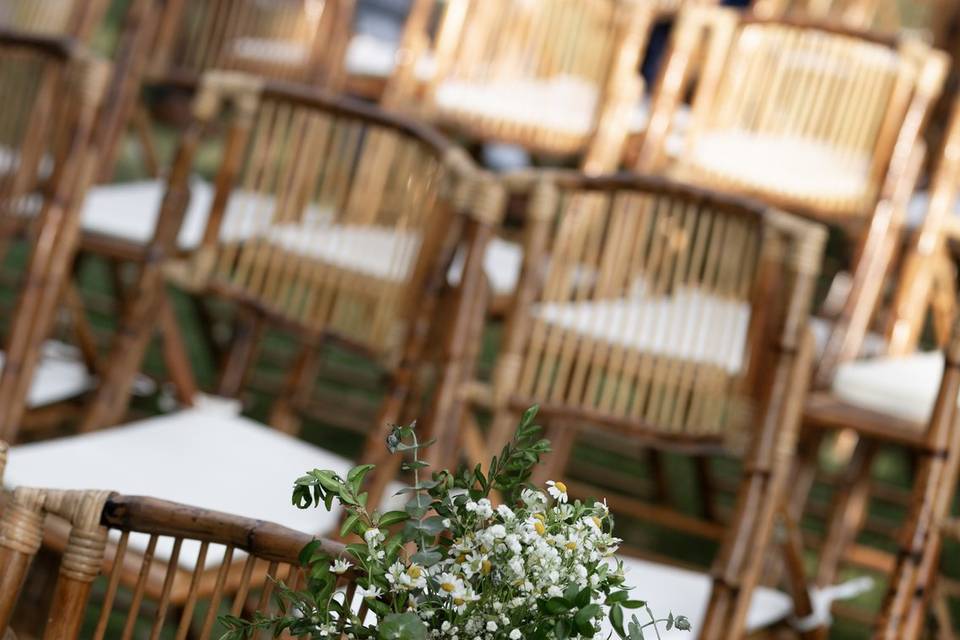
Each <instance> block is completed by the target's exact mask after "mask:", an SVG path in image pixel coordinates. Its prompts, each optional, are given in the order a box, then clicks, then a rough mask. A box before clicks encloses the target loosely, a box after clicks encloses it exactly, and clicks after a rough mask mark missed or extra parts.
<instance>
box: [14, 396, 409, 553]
mask: <svg viewBox="0 0 960 640" xmlns="http://www.w3.org/2000/svg"><path fill="white" fill-rule="evenodd" d="M352 466H353V463H352V462H351V461H349V460H347V459H346V458H342V457H340V456H338V455H335V454H333V453H330V452H329V451H326V450H324V449H321V448H319V447H316V446H314V445H311V444H308V443H306V442H304V441H302V440H298V439H297V438H293V437H291V436H288V435H285V434H282V433H280V432H279V431H276V430H274V429H270V428H268V427H265V426H263V425H261V424H259V423H257V422H255V421H253V420H250V419H248V418H245V417H243V416H240V415H238V414H237V413H236V411H235V409H234V408H233V407H232V406H224V403H222V402H219V403H218V402H210V401H205V402H201V403H200V404H199V406H197V407H195V408H192V409H186V410H183V411H179V412H177V413H173V414H170V415H166V416H161V417H155V418H149V419H147V420H142V421H138V422H134V423H132V424H129V425H126V426H121V427H116V428H114V429H109V430H105V431H98V432H94V433H88V434H83V435H78V436H73V437H68V438H60V439H56V440H48V441H45V442H39V443H36V444H27V445H22V446H17V447H13V449H12V450H11V451H10V456H9V463H8V466H7V471H6V476H5V478H4V485H5V486H6V487H8V488H13V487H17V486H21V485H23V486H36V487H49V488H57V489H109V490H113V491H118V492H120V493H123V494H127V495H145V496H151V497H155V498H161V499H164V500H172V501H174V502H180V503H184V504H188V505H192V506H196V507H201V508H206V509H214V510H217V511H223V512H226V513H232V514H236V515H240V516H246V517H249V518H258V519H262V520H268V521H271V522H276V523H278V524H281V525H284V526H286V527H290V528H292V529H296V530H299V531H304V532H308V533H315V534H324V533H331V532H332V531H333V529H334V527H335V526H336V524H337V519H338V518H339V511H338V510H337V509H336V508H335V509H334V511H332V512H328V511H326V510H325V509H324V508H323V507H322V506H321V507H320V508H318V509H306V510H301V509H297V508H296V507H295V506H293V505H292V504H291V503H290V496H291V492H292V488H293V481H294V480H296V478H297V477H299V476H300V475H302V474H303V472H305V471H308V470H311V469H314V468H321V469H331V470H333V471H336V472H338V473H340V474H345V473H346V472H347V471H348V470H349V469H350V468H351V467H352ZM392 493H394V489H393V488H392V489H391V490H390V491H389V492H388V494H387V495H388V496H389V495H392ZM130 545H131V547H133V548H136V549H138V550H143V549H145V548H146V538H145V537H139V536H138V537H136V538H135V539H134V538H133V537H132V538H131V541H130ZM171 546H172V545H171V543H170V541H167V545H166V546H165V547H162V548H160V547H158V551H157V552H158V554H159V555H161V557H169V554H170V547H171ZM196 550H197V548H196V545H186V544H185V545H184V550H183V553H182V556H181V558H180V563H181V564H182V565H183V566H185V567H191V566H192V563H193V562H194V561H195V560H194V559H195V557H196ZM216 562H219V556H218V554H215V553H213V552H211V556H210V558H209V562H208V566H213V565H215V564H216Z"/></svg>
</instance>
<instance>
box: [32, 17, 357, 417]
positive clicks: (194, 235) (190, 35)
mask: <svg viewBox="0 0 960 640" xmlns="http://www.w3.org/2000/svg"><path fill="white" fill-rule="evenodd" d="M64 4H69V3H64ZM351 15H352V2H351V1H350V0H334V1H331V2H326V3H324V2H319V3H318V2H316V1H315V0H308V1H306V2H303V1H300V0H297V1H293V0H281V1H280V2H261V1H260V0H231V1H230V2H213V1H204V2H184V1H181V0H173V1H170V2H166V3H164V4H163V5H162V8H161V7H159V6H158V3H156V2H154V0H135V1H134V2H133V3H132V4H131V6H130V7H129V9H128V10H127V14H126V18H125V26H124V28H123V35H122V37H121V41H120V43H119V45H118V47H117V53H116V55H115V58H116V60H117V64H116V66H117V68H118V72H117V74H115V75H116V77H115V79H114V82H113V83H112V85H111V87H110V89H109V91H108V95H109V96H110V100H108V101H107V102H108V107H109V108H105V109H104V110H103V112H102V113H101V115H100V116H98V123H97V132H96V134H95V136H96V138H97V144H98V147H99V148H100V166H101V170H100V175H99V177H100V179H101V180H103V181H106V180H108V179H109V178H111V177H112V174H113V169H114V165H115V164H116V158H117V156H118V154H119V152H120V149H121V146H122V142H123V137H124V135H125V133H126V129H127V127H128V126H129V125H131V124H132V125H133V128H134V130H135V131H136V132H137V133H139V134H140V139H141V141H143V142H144V148H145V149H147V150H148V153H147V157H148V162H147V164H148V165H149V168H150V172H151V173H153V174H154V175H157V174H159V173H161V171H160V165H161V162H160V161H159V160H158V159H157V158H156V157H155V156H156V154H155V153H154V152H153V151H150V149H151V148H152V147H151V145H152V128H151V127H152V124H151V121H150V115H149V114H148V113H147V111H146V108H145V106H144V104H143V103H142V102H141V100H140V92H141V90H142V88H143V87H144V86H149V87H152V88H156V89H161V90H166V91H171V92H173V93H172V94H171V95H174V96H177V99H175V100H174V103H177V104H179V103H182V102H187V97H188V96H189V94H190V93H192V90H193V88H194V87H195V86H196V85H197V83H198V82H199V78H200V76H201V75H202V74H203V72H204V71H205V70H207V69H228V70H237V71H245V72H250V73H257V74H264V75H268V76H270V77H276V78H285V79H289V80H291V81H296V82H303V83H313V84H317V83H320V84H324V83H326V84H329V85H336V82H337V81H336V80H335V78H334V77H333V75H335V74H332V73H331V72H330V70H333V71H336V70H337V69H339V67H340V63H339V62H332V63H329V64H328V61H330V60H339V58H340V55H341V54H340V53H338V52H339V51H340V49H342V47H341V46H339V45H338V44H337V43H338V42H339V40H338V38H339V37H340V36H341V35H342V34H343V33H344V29H345V27H344V24H345V23H346V22H348V21H349V18H350V16H351ZM180 98H183V100H180ZM168 111H170V110H168ZM183 111H186V112H187V113H189V108H187V109H184V110H183ZM172 112H173V113H179V110H178V109H173V110H172ZM168 115H169V114H168ZM174 120H175V121H173V122H172V123H173V124H176V125H178V126H185V123H184V119H183V118H180V119H176V118H175V119H174ZM211 128H215V127H213V126H212V127H211ZM164 185H165V183H164V180H163V179H162V178H152V179H147V180H137V181H133V182H125V183H112V184H99V185H96V186H94V187H92V188H91V189H90V190H89V193H88V196H87V198H86V199H85V200H84V204H83V209H82V215H81V224H82V232H83V234H82V243H81V252H82V253H81V257H82V258H84V259H85V258H88V257H90V256H98V257H100V258H102V259H103V260H105V262H106V264H107V265H108V266H109V268H110V270H111V275H112V284H113V289H114V292H113V293H114V294H115V298H114V300H112V301H108V304H109V302H112V303H113V308H112V309H110V310H109V311H108V313H110V314H111V315H112V317H118V316H121V315H122V314H123V309H124V307H125V306H126V305H129V304H132V303H133V300H132V299H133V298H134V297H135V293H133V291H132V290H131V289H130V288H129V287H128V286H127V284H128V282H127V279H125V278H124V274H125V273H127V274H129V271H130V270H126V271H125V269H128V267H130V266H131V265H132V267H133V269H132V270H134V271H135V270H137V269H142V268H143V265H144V264H145V262H147V261H148V258H149V256H148V253H147V252H148V250H149V246H150V243H151V238H152V237H153V232H154V229H155V228H156V225H157V220H158V217H159V214H160V209H161V203H162V200H163V194H164ZM191 191H192V193H193V197H192V199H191V207H190V208H189V209H188V211H187V215H186V222H185V224H184V225H183V233H182V235H181V236H180V237H178V239H177V247H176V248H177V249H178V250H179V251H182V252H184V253H189V252H190V251H192V250H194V249H196V248H197V246H198V245H199V244H200V239H201V236H202V233H203V229H204V227H205V224H206V219H205V216H206V214H207V212H208V211H209V204H210V199H211V198H212V194H213V187H212V185H210V184H208V183H206V182H204V181H202V180H199V179H194V180H193V184H192V185H191ZM77 269H78V270H79V269H80V265H78V266H77ZM100 299H101V300H102V299H103V296H100ZM96 302H97V301H96V300H84V299H83V296H81V295H80V294H79V292H78V291H77V290H76V288H73V287H71V288H70V290H68V291H67V295H66V298H65V303H67V304H68V305H69V306H70V308H71V310H72V311H73V316H74V324H75V327H76V331H75V333H76V339H77V341H78V342H79V343H80V346H81V350H82V351H83V353H84V355H85V360H86V362H85V367H86V369H87V370H88V372H87V373H85V374H83V375H81V374H80V373H79V367H80V363H77V362H74V363H72V364H71V366H72V367H73V368H77V370H78V373H77V374H76V375H74V376H72V377H71V378H70V382H71V384H70V385H67V384H64V385H63V387H62V388H61V389H58V390H55V392H54V393H51V394H49V396H48V398H47V400H48V402H45V403H44V404H43V406H42V407H41V409H40V410H38V411H36V412H33V413H31V423H32V424H38V425H46V424H59V423H62V422H63V420H64V419H65V417H71V416H74V415H76V411H77V405H78V404H80V405H81V406H82V404H83V402H84V401H85V400H86V399H87V397H86V396H85V395H81V394H80V392H82V391H84V390H87V389H89V388H90V387H91V386H92V384H93V381H94V379H95V378H96V377H97V376H98V375H100V374H101V373H102V371H103V370H104V369H105V368H106V367H108V366H109V365H110V363H109V362H107V361H105V360H104V359H103V358H100V357H97V356H98V355H99V351H100V347H101V346H102V344H103V343H104V342H105V341H106V340H109V339H110V338H111V337H112V335H111V334H107V335H106V336H104V335H102V334H98V332H96V331H94V328H93V326H92V324H90V323H88V322H87V318H86V315H85V312H86V311H88V310H92V309H95V308H97V304H96ZM196 305H197V309H198V311H201V312H203V313H204V315H203V316H202V317H203V318H204V319H205V320H207V319H208V317H207V315H206V309H205V308H203V307H202V303H201V302H199V301H197V302H196ZM87 307H89V309H87ZM101 307H102V304H101ZM99 310H100V311H102V310H103V309H102V308H100V309H99ZM165 320H167V321H166V322H164V325H163V326H164V335H165V341H164V344H165V345H166V344H168V343H174V344H175V343H177V342H178V341H179V340H180V339H181V338H180V336H179V335H177V334H174V335H167V332H168V331H174V332H175V331H176V326H175V325H174V324H173V323H172V322H171V321H172V318H166V317H165ZM205 326H206V324H205ZM163 354H164V356H165V364H166V366H167V368H168V369H171V370H173V371H175V370H177V369H178V368H181V367H182V363H181V362H179V361H177V359H176V358H177V356H176V349H175V348H172V349H165V350H164V351H163ZM58 355H59V352H58Z"/></svg>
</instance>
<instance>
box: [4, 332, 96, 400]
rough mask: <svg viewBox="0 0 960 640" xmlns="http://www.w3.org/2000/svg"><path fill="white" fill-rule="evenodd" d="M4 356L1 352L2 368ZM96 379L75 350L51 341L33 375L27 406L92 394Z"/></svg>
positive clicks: (47, 343)
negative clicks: (91, 390) (88, 392)
mask: <svg viewBox="0 0 960 640" xmlns="http://www.w3.org/2000/svg"><path fill="white" fill-rule="evenodd" d="M3 360H4V354H3V352H2V351H0V369H3ZM94 382H95V380H94V378H93V376H91V375H90V372H89V371H87V367H86V365H85V364H84V363H83V361H82V360H81V359H80V355H79V353H77V350H76V349H74V348H73V347H71V346H69V345H66V344H64V343H62V342H57V341H55V340H49V341H47V342H46V343H45V344H44V346H43V354H42V355H41V358H40V361H39V362H38V363H37V368H36V370H35V371H34V373H33V382H32V383H31V385H30V391H29V392H28V394H27V407H28V408H30V409H37V408H39V407H45V406H47V405H51V404H54V403H57V402H62V401H64V400H69V399H70V398H73V397H76V396H78V395H80V394H81V393H84V392H85V391H89V390H90V388H91V387H92V386H93V384H94Z"/></svg>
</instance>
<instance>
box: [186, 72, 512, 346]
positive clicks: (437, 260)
mask: <svg viewBox="0 0 960 640" xmlns="http://www.w3.org/2000/svg"><path fill="white" fill-rule="evenodd" d="M211 83H212V84H211V85H210V93H209V95H210V96H214V94H216V95H217V96H219V99H220V100H230V99H231V98H232V99H233V100H234V102H235V103H236V104H238V105H239V111H240V113H239V114H238V116H237V119H236V121H235V123H234V126H233V127H232V128H231V130H230V132H229V134H228V140H227V145H228V148H229V149H230V150H231V152H233V151H235V153H230V154H227V155H226V156H225V160H224V163H223V164H222V165H221V167H220V171H219V175H218V177H217V188H216V190H215V193H214V195H213V201H212V205H211V214H210V219H209V223H208V226H207V229H206V234H205V236H204V241H203V245H202V247H201V249H200V250H199V251H198V255H197V257H196V260H195V262H194V266H195V267H197V268H196V269H195V271H194V275H195V276H201V277H206V278H208V279H209V284H210V285H211V286H212V287H213V288H215V289H217V290H219V291H221V292H223V293H225V294H227V295H229V296H233V297H236V298H239V299H241V300H244V301H246V302H248V303H251V304H253V305H254V306H256V307H258V308H259V309H261V310H263V311H266V312H268V313H271V314H273V316H274V317H275V318H277V319H279V320H281V321H282V322H286V323H289V324H292V325H294V326H297V327H300V328H301V329H303V330H305V331H306V332H308V333H314V334H332V335H336V336H338V337H339V338H341V339H343V340H344V341H345V342H347V343H353V344H355V345H358V346H360V347H362V348H365V349H367V350H369V351H372V352H374V353H377V354H381V355H384V356H385V357H386V358H387V359H388V360H393V361H395V360H394V358H395V357H396V356H397V350H398V347H399V346H400V345H402V344H403V340H404V337H405V336H406V335H407V331H408V329H409V328H410V323H411V321H412V319H413V318H414V317H415V316H416V315H417V313H418V310H419V309H422V307H423V305H427V306H429V302H430V299H431V297H432V296H433V295H435V293H436V288H437V286H438V285H439V284H440V283H441V282H442V281H443V277H444V272H443V270H444V265H445V259H444V250H448V249H449V248H450V240H451V237H450V234H451V232H453V231H454V230H455V229H456V228H458V226H459V222H458V221H462V220H465V219H466V218H467V217H469V216H472V215H475V210H476V208H477V206H476V205H477V204H478V203H477V202H475V201H474V197H477V198H479V199H480V200H481V201H482V194H480V193H479V192H476V189H477V188H479V186H478V177H479V175H478V173H477V171H476V170H475V169H474V168H473V165H472V163H471V162H470V161H469V160H468V159H467V157H466V156H465V154H464V153H463V152H462V151H460V150H459V149H457V148H456V147H454V146H452V145H450V144H449V143H448V142H447V140H446V139H445V138H443V137H442V136H440V135H439V134H438V133H436V132H435V131H433V130H432V129H430V128H428V127H424V126H422V125H420V124H417V123H415V122H413V121H410V120H407V119H404V118H402V117H397V116H393V115H389V114H387V113H386V112H384V111H381V110H379V109H377V108H375V107H370V106H366V105H364V104H361V103H357V102H352V101H347V100H343V99H340V98H334V97H331V96H329V95H326V94H322V93H320V92H316V91H308V90H305V89H301V88H297V87H294V86H284V85H279V84H272V83H267V84H263V85H259V84H254V85H249V84H244V83H241V85H243V86H234V89H235V91H233V92H232V96H231V95H230V94H231V89H230V87H229V86H228V85H229V84H230V83H229V81H228V82H227V83H226V84H220V90H218V89H216V88H215V86H214V85H216V84H217V82H216V79H211ZM217 99H218V98H217V97H214V98H213V100H214V101H216V100H217ZM487 187H489V188H493V189H494V190H496V187H495V186H494V185H489V184H485V186H484V188H487ZM481 204H482V202H481ZM491 204H494V205H495V204H496V203H495V202H494V203H491ZM477 215H482V214H477Z"/></svg>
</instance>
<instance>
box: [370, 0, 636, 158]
mask: <svg viewBox="0 0 960 640" xmlns="http://www.w3.org/2000/svg"><path fill="white" fill-rule="evenodd" d="M433 5H434V3H432V2H431V1H429V0H422V1H421V2H418V3H416V4H415V5H414V9H413V11H412V12H411V18H410V19H409V21H408V24H407V28H406V30H405V33H404V37H403V41H402V42H401V46H400V53H399V55H398V62H397V68H396V70H395V72H394V76H393V78H391V81H390V83H389V84H388V88H387V90H386V93H385V96H384V103H385V104H387V105H388V106H398V105H410V104H411V103H414V104H419V105H420V106H419V107H418V108H419V109H420V110H422V111H423V112H424V113H425V114H426V115H427V116H428V117H430V118H433V119H436V120H437V121H439V122H441V123H443V124H445V125H447V126H450V127H453V128H457V129H459V130H462V131H465V132H467V133H469V134H470V135H472V136H475V137H477V138H481V139H484V140H491V141H496V142H506V143H513V144H519V145H521V146H523V147H525V148H527V149H529V150H531V151H534V152H541V153H547V154H554V155H556V154H561V155H584V156H586V158H585V159H584V160H583V163H584V165H585V167H587V168H588V169H589V170H591V171H602V170H604V169H607V170H611V169H613V168H614V167H615V166H616V164H617V162H618V161H619V154H620V152H621V148H622V143H623V138H624V136H625V131H626V128H627V126H628V125H627V122H628V120H629V115H630V110H631V108H632V107H633V106H634V105H635V103H636V101H637V100H638V99H639V97H640V92H641V81H640V78H639V76H638V74H637V69H638V64H639V60H640V56H641V55H642V53H643V50H644V49H645V45H646V40H647V36H648V31H649V29H650V28H651V26H652V18H653V15H654V8H653V7H652V6H649V5H646V4H644V3H642V2H636V1H634V0H547V1H544V0H534V1H532V2H528V1H521V0H453V1H452V2H448V3H446V5H445V7H444V8H443V10H442V13H441V15H440V17H439V27H438V30H437V35H436V38H435V39H434V46H433V47H432V52H428V50H427V49H428V47H427V45H428V41H429V37H428V36H427V32H426V31H427V29H428V27H429V25H430V23H431V20H430V19H429V16H430V14H431V13H432V9H433V8H434V7H433ZM427 67H429V70H430V73H429V74H427V75H428V76H429V79H428V80H427V81H426V87H425V89H423V94H424V95H423V97H422V104H421V100H420V98H418V97H417V95H418V92H419V87H420V84H421V82H422V81H423V80H424V76H423V74H422V72H421V71H418V69H424V68H427ZM418 74H419V75H418Z"/></svg>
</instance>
